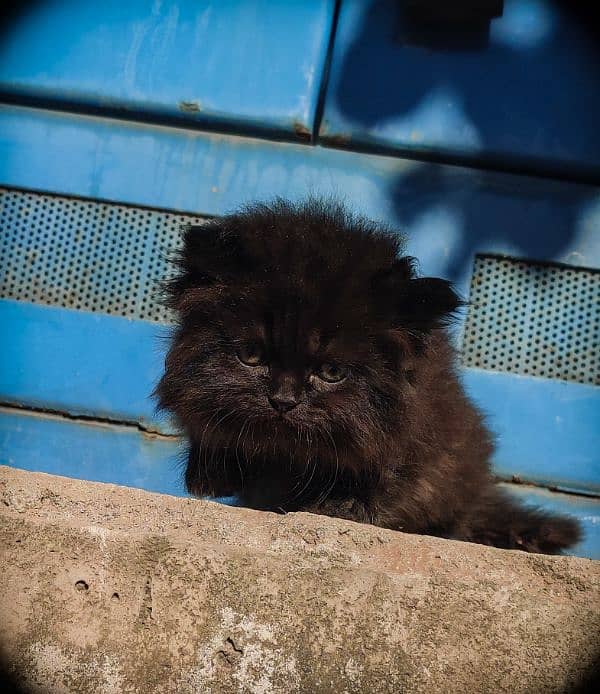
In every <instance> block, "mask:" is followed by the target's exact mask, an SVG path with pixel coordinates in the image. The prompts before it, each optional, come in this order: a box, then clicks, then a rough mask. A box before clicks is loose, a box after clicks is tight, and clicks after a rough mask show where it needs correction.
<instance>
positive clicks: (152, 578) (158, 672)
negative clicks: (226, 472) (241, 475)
mask: <svg viewBox="0 0 600 694" xmlns="http://www.w3.org/2000/svg"><path fill="white" fill-rule="evenodd" d="M0 534H1V536H0V547H1V558H0V566H1V567H2V568H1V573H2V579H1V588H2V591H1V594H0V644H1V646H2V651H3V656H4V660H5V664H6V667H7V668H8V669H9V670H11V671H12V672H15V673H17V674H18V676H19V677H20V678H21V679H22V680H23V681H24V683H25V684H26V686H27V688H28V690H32V691H38V692H77V693H78V694H79V693H85V692H111V693H112V692H115V693H116V692H119V693H120V692H140V693H144V694H145V693H146V692H174V693H175V692H177V693H178V694H179V693H187V692H199V693H200V692H213V693H220V692H250V693H252V694H263V693H265V694H266V693H268V692H276V693H279V692H281V693H285V694H288V693H290V692H306V693H309V694H312V693H313V692H314V693H318V692H336V693H338V692H339V693H340V694H341V693H343V692H347V693H348V694H350V693H354V692H365V693H369V694H371V693H376V692H405V693H412V692H427V693H431V692H458V691H460V692H462V693H463V694H471V693H473V692H511V693H514V692H531V693H537V692H539V693H541V692H565V691H575V690H576V687H577V685H578V683H581V682H582V681H583V679H585V678H586V677H589V673H590V672H591V669H592V666H593V664H594V660H595V658H596V657H597V655H598V653H599V652H600V590H599V583H600V563H599V562H593V561H590V560H587V559H576V558H570V557H546V556H540V555H535V556H534V555H526V554H523V553H519V552H508V551H502V550H496V549H492V548H486V547H480V546H477V545H469V544H466V543H460V542H451V541H447V540H438V539H435V538H427V537H420V536H413V535H404V534H402V533H395V532H391V531H386V530H381V529H378V528H374V527H370V526H364V525H357V524H354V523H349V522H346V521H341V520H336V519H328V518H324V517H320V516H313V515H310V514H290V515H287V516H278V515H274V514H267V513H259V512H255V511H248V510H244V509H235V508H228V507H224V506H220V505H218V504H216V503H211V502H203V501H196V500H190V499H178V498H174V497H169V496H162V495H155V494H149V493H146V492H142V491H138V490H132V489H126V488H123V487H116V486H112V485H104V484H98V483H88V482H80V481H76V480H70V479H65V478H61V477H54V476H50V475H44V474H34V473H26V472H21V471H18V470H14V469H11V468H6V467H0Z"/></svg>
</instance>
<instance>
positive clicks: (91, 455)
mask: <svg viewBox="0 0 600 694" xmlns="http://www.w3.org/2000/svg"><path fill="white" fill-rule="evenodd" d="M182 453H183V449H182V446H181V444H180V443H179V442H178V441H177V440H176V439H173V440H168V439H164V438H157V437H156V436H151V435H148V434H144V433H142V432H140V431H137V430H136V429H135V428H134V427H124V426H115V425H108V424H104V425H103V424H99V423H97V422H94V423H92V422H90V423H86V422H74V421H69V420H66V419H63V418H61V417H52V416H49V415H38V414H35V413H26V412H17V411H14V410H13V411H11V410H8V409H0V463H1V464H3V465H12V466H14V467H17V468H21V469H22V470H31V471H33V472H47V473H49V474H52V475H64V476H65V477H75V478H76V479H81V480H92V481H94V482H111V483H113V484H122V485H125V486H128V487H140V488H141V489H146V490H147V491H149V492H161V493H163V494H175V495H178V496H182V495H185V493H186V492H185V489H184V485H183V477H182V469H181V459H182V458H181V457H182Z"/></svg>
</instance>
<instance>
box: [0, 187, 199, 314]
mask: <svg viewBox="0 0 600 694" xmlns="http://www.w3.org/2000/svg"><path fill="white" fill-rule="evenodd" d="M201 222H202V219H201V218H199V217H190V216H186V215H181V214H174V213H170V212H157V211H155V210H146V209H142V208H134V207H126V206H124V205H113V204H107V203H101V202H94V201H87V200H75V199H73V198H65V197H58V196H53V195H43V194H40V193H32V192H23V191H17V190H8V189H5V188H0V297H3V298H10V299H20V300H23V301H31V302H36V303H42V304H51V305H54V306H64V307H67V308H74V309H80V310H84V311H94V312H100V313H109V314H112V315H118V316H126V317H128V318H141V319H143V320H148V321H153V322H158V323H168V322H171V318H170V316H169V312H168V311H167V309H166V308H165V307H164V306H162V305H161V302H160V292H159V288H158V282H159V281H160V280H163V279H165V278H167V277H169V276H170V275H171V274H172V272H173V267H172V266H171V264H170V263H169V262H168V261H167V257H168V253H169V252H170V251H171V249H174V248H177V247H178V246H179V245H180V243H181V237H180V232H181V227H182V226H183V225H185V224H190V223H196V224H198V223H201Z"/></svg>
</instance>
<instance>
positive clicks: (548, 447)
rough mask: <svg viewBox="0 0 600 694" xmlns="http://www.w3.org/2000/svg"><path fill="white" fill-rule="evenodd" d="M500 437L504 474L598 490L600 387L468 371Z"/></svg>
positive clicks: (471, 387)
mask: <svg viewBox="0 0 600 694" xmlns="http://www.w3.org/2000/svg"><path fill="white" fill-rule="evenodd" d="M462 373H463V381H464V383H465V386H466V388H467V392H468V393H469V394H470V395H471V397H472V398H473V400H474V401H475V402H476V403H477V404H478V405H479V406H480V408H481V409H482V410H483V411H484V412H485V413H486V415H487V419H488V424H489V426H490V428H491V430H492V431H493V432H494V433H495V435H496V440H497V446H498V447H497V450H496V453H495V456H494V468H495V471H496V473H497V474H498V475H499V476H500V477H504V478H508V479H510V478H511V477H512V476H513V475H515V476H517V477H518V478H520V479H522V480H527V481H530V482H537V483H540V484H544V485H552V486H557V487H560V488H562V489H566V490H584V491H588V492H594V493H600V388H597V387H594V386H588V385H584V384H581V383H567V382H565V381H554V380H550V379H545V378H534V377H531V376H520V375H517V374H511V375H508V374H502V373H495V372H493V371H484V370H483V369H464V370H463V372H462Z"/></svg>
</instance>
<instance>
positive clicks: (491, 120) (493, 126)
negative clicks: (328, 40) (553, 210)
mask: <svg viewBox="0 0 600 694" xmlns="http://www.w3.org/2000/svg"><path fill="white" fill-rule="evenodd" d="M572 5H573V7H570V6H569V3H557V2H555V1H554V0H505V2H504V14H503V16H502V17H501V18H498V19H494V20H493V21H492V22H491V26H490V33H489V40H488V42H487V45H484V46H482V47H481V48H473V47H471V48H469V47H468V46H467V42H466V40H465V39H467V37H466V36H465V35H464V33H463V34H461V33H460V31H459V30H458V29H457V27H456V26H455V25H453V24H452V23H446V24H445V28H443V29H440V30H439V31H437V32H433V34H430V36H429V40H424V37H423V36H420V38H417V37H416V36H415V35H414V33H413V32H411V31H410V27H409V25H408V24H407V22H406V20H404V19H403V17H402V9H403V4H402V3H400V2H398V1H397V0H372V1H371V2H364V0H344V2H343V3H342V7H341V11H340V16H339V22H338V29H337V33H336V41H335V47H334V53H333V60H332V65H331V72H330V80H329V89H328V92H327V99H326V105H325V110H324V119H323V121H322V127H321V135H322V136H323V137H326V138H330V139H334V140H335V141H336V143H337V144H339V145H341V146H344V147H350V148H352V146H353V144H354V145H356V144H361V145H363V146H364V145H377V146H380V147H384V148H390V149H393V150H399V151H404V152H410V153H412V155H413V156H415V155H417V156H418V155H419V153H421V154H423V153H429V154H430V153H437V154H438V155H443V156H446V157H449V158H452V157H455V156H459V157H463V158H464V157H470V158H472V159H473V160H477V161H492V160H493V161H496V162H501V163H504V164H507V163H510V162H512V165H515V164H518V163H522V162H526V163H528V164H529V165H531V166H536V167H541V168H544V167H548V166H550V167H552V168H553V169H555V170H556V169H562V170H565V171H588V172H594V175H596V176H597V175H598V173H599V172H600V129H599V128H598V123H599V122H600V90H599V89H598V76H599V75H600V48H599V46H598V43H597V32H596V31H595V30H594V27H593V25H592V22H589V23H586V21H585V19H583V20H582V19H581V18H580V17H578V16H577V14H578V13H580V14H583V15H585V12H582V10H583V7H582V4H581V3H572ZM589 7H590V10H591V7H592V5H590V6H589ZM590 19H591V17H590ZM449 43H451V44H453V46H452V47H450V46H449Z"/></svg>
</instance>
